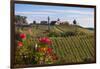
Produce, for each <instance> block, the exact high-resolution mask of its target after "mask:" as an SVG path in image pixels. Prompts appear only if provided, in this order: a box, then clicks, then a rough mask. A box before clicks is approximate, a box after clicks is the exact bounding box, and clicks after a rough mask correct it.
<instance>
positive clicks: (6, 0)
mask: <svg viewBox="0 0 100 69" xmlns="http://www.w3.org/2000/svg"><path fill="white" fill-rule="evenodd" d="M24 1H40V2H56V3H70V4H86V5H96V6H97V63H96V64H84V65H65V66H52V67H39V68H34V69H99V67H100V39H99V38H100V31H99V30H100V5H99V3H100V1H99V0H24ZM9 59H10V0H0V69H8V68H9V67H10V60H9ZM31 69H33V68H31Z"/></svg>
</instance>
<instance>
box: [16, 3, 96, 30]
mask: <svg viewBox="0 0 100 69" xmlns="http://www.w3.org/2000/svg"><path fill="white" fill-rule="evenodd" d="M15 15H21V16H26V17H27V21H28V23H32V22H33V21H34V20H35V21H36V22H40V21H43V20H47V17H48V16H49V17H50V20H51V21H52V20H57V19H58V18H59V19H60V21H68V22H69V23H70V24H72V23H73V20H74V19H75V20H76V21H77V23H78V24H79V25H80V26H83V27H92V28H94V8H83V7H69V6H49V5H48V6H47V5H34V4H31V5H30V4H15Z"/></svg>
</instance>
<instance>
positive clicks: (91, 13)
mask: <svg viewBox="0 0 100 69" xmlns="http://www.w3.org/2000/svg"><path fill="white" fill-rule="evenodd" d="M15 14H24V15H32V14H36V15H39V14H40V15H45V14H46V15H48V14H81V15H93V14H94V12H93V11H81V10H50V9H46V10H40V11H31V12H15Z"/></svg>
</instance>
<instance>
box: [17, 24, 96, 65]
mask: <svg viewBox="0 0 100 69" xmlns="http://www.w3.org/2000/svg"><path fill="white" fill-rule="evenodd" d="M16 32H23V33H25V34H29V35H30V37H31V38H30V42H29V43H30V45H37V46H39V44H38V42H39V40H38V38H41V37H49V38H50V40H51V41H52V44H51V45H50V46H49V47H50V48H52V51H53V53H55V54H56V56H57V57H58V59H57V61H56V62H55V63H56V64H63V63H87V62H94V61H95V45H94V31H91V30H88V29H85V28H81V27H78V26H73V25H72V26H66V25H54V26H51V27H50V31H49V32H48V26H47V25H39V26H36V25H33V26H32V27H30V28H29V27H24V28H16ZM27 46H29V45H28V44H27ZM33 55H34V53H33ZM16 56H18V55H16ZM17 59H18V57H17V58H16V63H17ZM20 61H21V60H20ZM30 61H31V60H30ZM51 64H52V63H51Z"/></svg>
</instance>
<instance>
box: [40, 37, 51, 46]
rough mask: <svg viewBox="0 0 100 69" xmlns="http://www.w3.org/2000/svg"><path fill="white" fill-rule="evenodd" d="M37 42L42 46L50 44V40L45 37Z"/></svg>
mask: <svg viewBox="0 0 100 69" xmlns="http://www.w3.org/2000/svg"><path fill="white" fill-rule="evenodd" d="M39 41H40V42H41V43H44V44H48V45H50V44H51V40H50V39H49V38H47V37H43V38H40V39H39Z"/></svg>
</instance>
